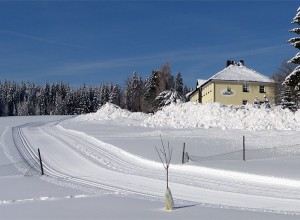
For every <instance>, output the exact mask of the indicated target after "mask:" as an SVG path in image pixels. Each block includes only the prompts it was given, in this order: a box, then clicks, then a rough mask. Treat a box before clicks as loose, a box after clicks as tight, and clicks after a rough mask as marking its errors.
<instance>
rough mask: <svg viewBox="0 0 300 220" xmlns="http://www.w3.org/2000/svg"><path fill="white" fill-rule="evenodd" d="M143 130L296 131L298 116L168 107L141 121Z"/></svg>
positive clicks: (279, 111)
mask: <svg viewBox="0 0 300 220" xmlns="http://www.w3.org/2000/svg"><path fill="white" fill-rule="evenodd" d="M143 125H144V126H149V127H173V128H196V127H200V128H210V127H217V128H222V129H248V130H271V129H277V130H300V112H299V111H297V112H296V113H293V112H291V111H290V110H288V109H281V108H280V107H279V106H278V107H273V108H270V109H267V108H264V107H261V108H257V107H254V106H252V105H247V106H224V105H221V104H219V103H207V104H196V103H193V102H187V103H184V104H179V105H176V104H171V105H169V106H166V107H165V108H163V109H162V110H160V111H158V112H156V113H155V115H153V116H152V117H149V118H148V119H146V120H144V122H143Z"/></svg>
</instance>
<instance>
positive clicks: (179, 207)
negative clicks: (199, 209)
mask: <svg viewBox="0 0 300 220" xmlns="http://www.w3.org/2000/svg"><path fill="white" fill-rule="evenodd" d="M196 205H197V204H191V205H183V206H176V207H174V210H177V209H183V208H189V207H193V206H196Z"/></svg>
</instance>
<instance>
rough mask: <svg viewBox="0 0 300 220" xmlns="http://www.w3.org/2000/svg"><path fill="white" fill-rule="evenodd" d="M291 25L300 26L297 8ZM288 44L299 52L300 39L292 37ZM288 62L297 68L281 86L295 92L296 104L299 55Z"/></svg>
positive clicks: (298, 30) (297, 31) (299, 81)
mask: <svg viewBox="0 0 300 220" xmlns="http://www.w3.org/2000/svg"><path fill="white" fill-rule="evenodd" d="M292 23H293V24H298V25H300V7H299V8H298V10H297V14H296V16H295V17H294V19H293V21H292ZM290 32H294V33H295V34H300V28H293V29H291V30H290ZM288 42H289V43H291V44H292V45H293V46H294V47H296V48H297V49H299V50H300V37H293V38H291V39H290V40H289V41H288ZM288 62H290V63H294V64H297V65H298V66H297V67H296V68H295V69H294V71H293V72H292V73H291V74H290V75H288V76H287V77H286V78H285V81H284V82H283V84H284V85H286V86H289V87H291V88H292V89H293V90H294V91H295V92H296V94H297V99H296V100H295V101H296V102H298V101H299V97H300V53H297V54H296V55H295V56H294V57H293V58H292V59H290V60H289V61H288ZM296 104H298V103H296Z"/></svg>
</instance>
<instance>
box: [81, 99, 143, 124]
mask: <svg viewBox="0 0 300 220" xmlns="http://www.w3.org/2000/svg"><path fill="white" fill-rule="evenodd" d="M146 117H147V114H144V113H141V112H130V111H128V110H125V109H121V108H120V107H119V106H117V105H114V104H111V103H106V104H105V105H103V106H101V108H100V109H99V110H98V111H97V112H95V113H89V114H86V115H79V116H78V117H76V118H75V120H78V121H100V120H110V119H112V120H113V119H120V118H130V119H137V120H138V119H140V120H144V119H145V118H146Z"/></svg>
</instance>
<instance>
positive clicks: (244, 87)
mask: <svg viewBox="0 0 300 220" xmlns="http://www.w3.org/2000/svg"><path fill="white" fill-rule="evenodd" d="M243 92H249V85H248V84H244V85H243Z"/></svg>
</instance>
